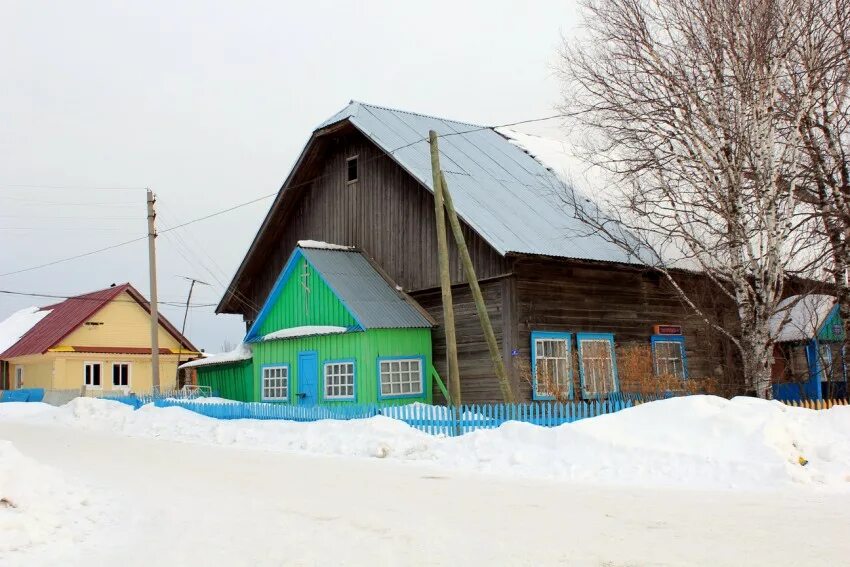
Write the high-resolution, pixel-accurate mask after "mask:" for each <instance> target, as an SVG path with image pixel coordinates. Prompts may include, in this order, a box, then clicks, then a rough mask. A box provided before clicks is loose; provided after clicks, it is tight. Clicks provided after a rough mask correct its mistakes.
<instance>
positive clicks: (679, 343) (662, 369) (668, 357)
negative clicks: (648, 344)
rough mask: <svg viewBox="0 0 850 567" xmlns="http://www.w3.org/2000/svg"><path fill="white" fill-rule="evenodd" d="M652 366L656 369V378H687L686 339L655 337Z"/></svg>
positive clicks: (653, 338) (653, 339)
mask: <svg viewBox="0 0 850 567" xmlns="http://www.w3.org/2000/svg"><path fill="white" fill-rule="evenodd" d="M652 364H653V366H654V367H655V375H656V376H673V377H674V378H678V379H680V380H684V379H685V378H687V376H688V371H687V369H686V368H685V338H684V337H681V336H675V335H673V336H670V335H655V336H653V337H652Z"/></svg>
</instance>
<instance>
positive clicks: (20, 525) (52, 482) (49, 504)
mask: <svg viewBox="0 0 850 567" xmlns="http://www.w3.org/2000/svg"><path fill="white" fill-rule="evenodd" d="M15 405H17V404H15ZM21 405H23V404H21ZM88 498H89V495H88V493H87V491H86V490H85V489H82V488H79V487H77V486H75V485H72V484H70V483H68V482H67V481H66V480H65V479H64V478H63V477H62V475H61V474H60V473H59V471H57V470H54V469H51V468H48V467H45V466H43V465H40V464H39V463H37V462H35V461H33V460H32V459H29V458H27V457H25V456H24V455H22V454H21V453H20V452H19V451H18V450H17V449H16V448H15V447H14V446H13V445H12V444H11V443H10V442H8V441H0V556H2V554H4V553H11V552H18V551H25V550H27V549H29V548H32V547H34V546H41V545H49V546H51V547H53V548H61V547H62V546H65V545H73V543H74V542H75V541H77V540H79V539H81V538H82V537H83V536H84V535H85V534H86V533H88V532H89V531H90V529H91V525H92V523H93V521H94V520H95V517H96V515H97V514H96V513H95V512H94V509H93V508H92V507H91V506H90V505H89V500H88Z"/></svg>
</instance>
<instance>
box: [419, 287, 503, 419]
mask: <svg viewBox="0 0 850 567" xmlns="http://www.w3.org/2000/svg"><path fill="white" fill-rule="evenodd" d="M503 286H504V284H503V280H502V279H494V280H490V281H485V282H481V293H482V295H483V296H484V302H485V303H486V304H487V313H488V314H489V315H490V321H491V323H492V324H493V332H494V333H495V335H496V340H497V341H498V342H499V343H500V344H502V343H503V341H502V339H503V332H504V325H503V313H504V309H503V305H502V303H503V296H502V293H503ZM411 296H412V297H413V298H414V299H415V300H416V301H418V302H419V304H420V305H422V307H424V308H425V309H427V310H428V312H429V313H430V314H431V316H432V317H434V319H435V320H436V321H437V327H436V328H435V329H434V330H433V333H432V345H433V348H434V358H433V360H434V368H436V369H437V372H438V373H439V374H440V377H441V378H442V379H443V382H446V380H447V379H448V372H447V367H446V334H445V329H444V328H443V303H442V298H441V294H440V289H439V288H436V289H431V290H425V291H421V292H416V293H412V294H411ZM452 303H453V304H454V310H455V327H456V328H457V348H458V366H459V368H460V375H461V382H460V386H461V387H460V393H461V397H462V398H463V402H464V403H475V402H501V401H503V400H502V394H501V390H499V383H498V381H497V380H496V374H495V373H494V372H493V364H492V363H491V360H490V351H489V350H488V349H487V342H486V341H485V339H484V333H483V332H482V331H481V322H480V321H479V320H478V314H477V312H476V310H475V303H474V301H473V300H472V292H471V291H470V290H469V286H468V285H459V286H454V287H453V288H452ZM446 387H448V384H446ZM434 403H445V400H444V399H443V396H442V394H441V393H440V391H439V389H438V388H436V387H435V388H434Z"/></svg>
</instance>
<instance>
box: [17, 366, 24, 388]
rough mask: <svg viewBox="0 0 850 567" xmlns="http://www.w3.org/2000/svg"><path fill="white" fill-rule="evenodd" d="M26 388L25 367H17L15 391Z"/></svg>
mask: <svg viewBox="0 0 850 567" xmlns="http://www.w3.org/2000/svg"><path fill="white" fill-rule="evenodd" d="M23 387H24V367H23V366H21V365H20V364H16V365H15V389H16V390H20V389H21V388H23Z"/></svg>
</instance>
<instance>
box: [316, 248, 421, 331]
mask: <svg viewBox="0 0 850 567" xmlns="http://www.w3.org/2000/svg"><path fill="white" fill-rule="evenodd" d="M301 252H302V253H303V254H304V257H305V258H307V261H308V262H310V264H312V265H313V267H314V268H315V269H316V270H317V271H318V272H319V273H320V274H321V275H322V277H323V278H324V279H325V282H327V284H328V285H329V286H330V287H331V289H333V290H334V292H336V294H337V296H338V297H339V299H340V300H341V301H342V302H343V303H344V304H345V306H346V307H348V308H349V309H350V310H351V314H352V315H353V316H354V318H355V319H357V320H358V321H359V322H360V324H361V325H362V326H363V327H365V328H366V329H404V328H430V327H431V326H432V324H431V322H430V321H429V320H428V319H427V318H426V317H425V316H424V315H423V313H422V312H421V311H420V310H419V309H417V308H416V307H415V306H414V305H413V304H412V300H406V299H405V298H404V296H402V294H401V292H400V291H399V290H396V289H393V286H392V284H391V283H390V282H388V281H387V280H386V279H385V278H384V277H383V276H382V275H381V274H380V273H378V271H377V270H376V269H375V268H374V267H373V266H372V264H371V263H370V262H369V260H368V259H367V258H366V257H365V256H364V255H363V254H361V253H360V252H359V251H356V250H338V249H323V248H308V247H301Z"/></svg>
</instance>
